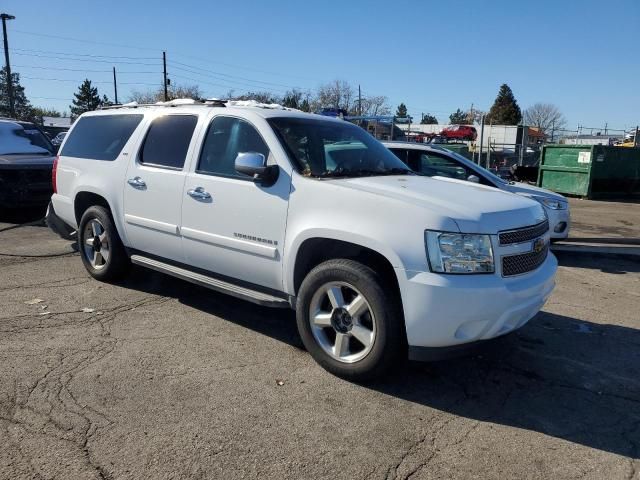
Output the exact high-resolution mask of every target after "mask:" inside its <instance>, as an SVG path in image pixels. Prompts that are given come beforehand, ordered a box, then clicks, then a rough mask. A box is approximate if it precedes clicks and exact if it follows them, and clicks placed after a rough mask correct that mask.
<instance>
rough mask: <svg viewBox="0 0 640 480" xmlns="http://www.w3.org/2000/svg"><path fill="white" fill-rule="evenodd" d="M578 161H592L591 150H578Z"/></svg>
mask: <svg viewBox="0 0 640 480" xmlns="http://www.w3.org/2000/svg"><path fill="white" fill-rule="evenodd" d="M578 163H591V152H578Z"/></svg>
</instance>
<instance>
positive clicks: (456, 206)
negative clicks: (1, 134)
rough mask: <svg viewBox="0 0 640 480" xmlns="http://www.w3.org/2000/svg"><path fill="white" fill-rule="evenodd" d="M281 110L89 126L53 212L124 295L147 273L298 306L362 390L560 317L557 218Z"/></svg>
mask: <svg viewBox="0 0 640 480" xmlns="http://www.w3.org/2000/svg"><path fill="white" fill-rule="evenodd" d="M266 107H267V106H263V107H260V106H239V105H234V104H233V103H231V102H229V103H226V104H224V103H219V102H218V103H214V104H213V105H202V104H200V105H178V104H177V102H172V103H169V104H166V105H153V106H133V107H119V108H111V109H106V110H101V111H97V112H90V113H86V114H83V115H82V116H81V117H80V118H79V119H78V120H77V121H76V122H75V123H74V125H73V127H72V129H71V131H70V132H69V134H68V135H67V137H66V138H65V141H64V143H63V145H62V149H61V151H60V156H59V158H58V160H57V162H56V165H55V168H54V188H55V190H54V191H55V193H54V194H53V197H52V202H51V205H50V209H49V214H50V216H52V217H55V216H58V217H59V218H60V219H61V221H62V222H64V223H66V224H67V225H68V228H69V229H77V232H78V233H77V235H78V244H79V245H80V253H81V258H82V262H83V263H84V265H85V267H86V269H87V271H88V272H89V273H90V274H91V275H92V276H93V277H95V278H96V279H99V280H104V281H107V280H112V279H115V278H117V277H119V276H122V275H124V274H125V273H126V271H127V268H128V266H129V264H130V263H134V264H137V265H141V266H144V267H148V268H151V269H154V270H158V271H160V272H164V273H167V274H169V275H173V276H176V277H178V278H181V279H184V280H187V281H189V282H193V283H196V284H199V285H202V286H205V287H208V288H211V289H214V290H218V291H221V292H225V293H228V294H231V295H234V296H236V297H240V298H242V299H246V300H250V301H253V302H256V303H259V304H262V305H267V306H272V307H287V308H295V310H296V315H297V324H298V329H299V331H300V336H301V338H302V340H303V342H304V345H305V346H306V348H307V349H308V351H309V352H310V353H311V355H312V356H313V358H314V359H316V360H317V361H318V363H320V364H321V365H322V366H323V367H324V368H325V369H327V370H329V371H330V372H333V373H335V374H337V375H340V376H343V377H347V378H351V379H365V378H370V377H373V376H378V375H381V374H383V373H384V372H386V371H388V369H389V368H391V367H393V366H394V365H396V364H399V362H401V361H402V359H403V357H406V355H407V347H408V355H409V357H410V358H412V359H424V358H428V357H433V356H434V355H436V356H437V355H440V354H442V353H447V354H448V353H450V348H451V347H457V348H464V347H465V346H468V345H469V344H472V343H474V342H478V341H482V340H486V339H490V338H494V337H497V336H500V335H503V334H506V333H508V332H511V331H513V330H515V329H517V328H520V327H521V326H523V325H524V324H525V323H527V321H529V320H530V319H531V318H532V317H533V316H534V315H535V314H536V313H537V312H538V311H539V310H540V308H541V307H542V306H543V304H544V303H545V301H546V300H547V298H548V297H549V295H550V294H551V291H552V289H553V287H554V285H555V273H556V268H557V262H556V259H555V257H554V256H553V254H551V253H550V252H549V248H548V245H549V232H548V222H547V218H546V216H545V213H544V210H543V208H542V206H541V205H540V203H538V202H535V201H532V200H530V199H527V198H525V197H522V196H519V195H513V194H511V193H506V192H502V191H500V190H497V189H495V188H490V187H486V186H483V185H473V184H469V183H460V184H456V183H454V184H450V183H447V182H444V181H441V180H437V179H432V178H427V177H423V176H419V175H416V174H415V173H414V172H412V171H410V170H409V169H407V167H406V165H405V164H404V163H402V162H401V161H400V160H398V159H397V158H396V156H395V155H393V154H392V153H391V152H390V151H389V150H387V149H386V148H385V147H384V146H383V145H382V144H381V143H379V142H378V141H377V140H375V139H374V138H373V137H372V136H371V135H369V134H368V133H367V132H366V131H364V130H362V129H361V128H359V127H357V126H355V125H352V124H349V123H347V122H344V121H342V120H338V119H330V118H327V117H321V116H317V115H311V114H306V113H302V112H298V111H290V110H287V109H283V108H274V106H273V105H270V106H269V107H270V108H266ZM354 145H355V146H356V147H357V148H354ZM51 223H52V222H50V224H51ZM53 223H55V222H53Z"/></svg>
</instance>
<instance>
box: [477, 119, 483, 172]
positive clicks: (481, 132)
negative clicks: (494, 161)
mask: <svg viewBox="0 0 640 480" xmlns="http://www.w3.org/2000/svg"><path fill="white" fill-rule="evenodd" d="M483 141H484V115H482V117H480V149H479V150H478V165H481V164H482V142H483Z"/></svg>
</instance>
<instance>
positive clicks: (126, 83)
mask: <svg viewBox="0 0 640 480" xmlns="http://www.w3.org/2000/svg"><path fill="white" fill-rule="evenodd" d="M22 78H27V79H29V80H46V81H49V82H74V83H82V82H84V79H83V80H74V79H71V78H42V77H27V76H23V77H22ZM91 83H96V84H109V85H111V84H112V83H113V82H111V81H104V82H103V81H94V80H91ZM120 85H148V86H157V85H158V84H157V83H143V82H120Z"/></svg>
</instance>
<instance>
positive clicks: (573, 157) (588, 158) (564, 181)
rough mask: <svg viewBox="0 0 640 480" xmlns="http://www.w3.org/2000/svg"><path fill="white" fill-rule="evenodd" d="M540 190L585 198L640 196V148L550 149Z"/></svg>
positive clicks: (540, 175)
mask: <svg viewBox="0 0 640 480" xmlns="http://www.w3.org/2000/svg"><path fill="white" fill-rule="evenodd" d="M538 186H539V187H542V188H546V189H548V190H553V191H554V192H559V193H565V194H569V195H577V196H580V197H583V198H596V197H605V196H607V197H611V196H632V195H639V194H640V148H625V147H610V146H604V145H546V146H544V147H543V148H542V154H541V156H540V168H539V170H538Z"/></svg>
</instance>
